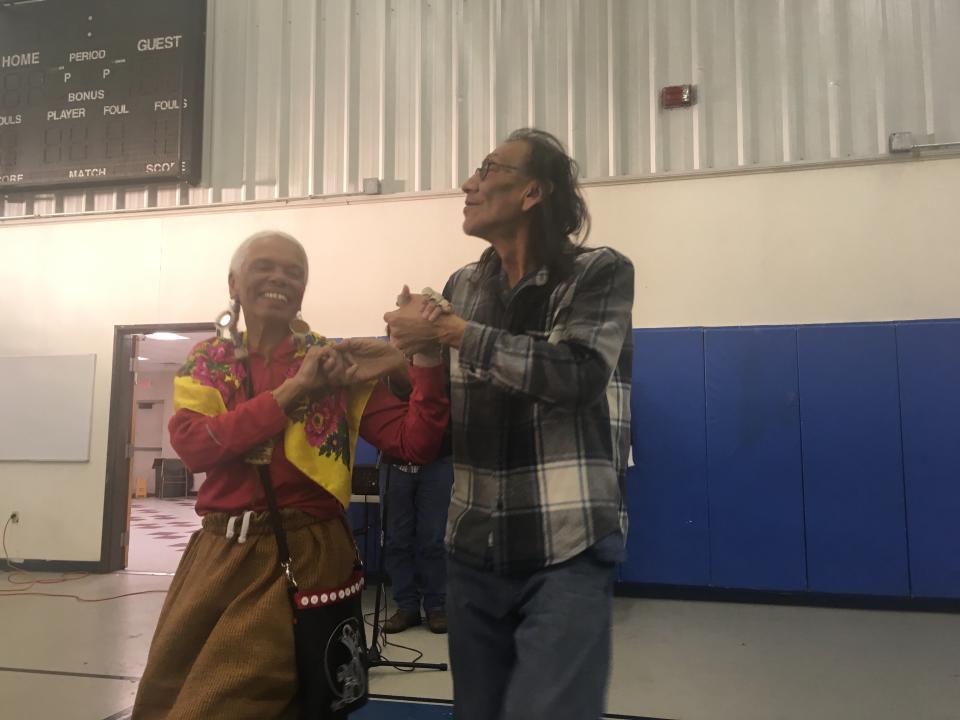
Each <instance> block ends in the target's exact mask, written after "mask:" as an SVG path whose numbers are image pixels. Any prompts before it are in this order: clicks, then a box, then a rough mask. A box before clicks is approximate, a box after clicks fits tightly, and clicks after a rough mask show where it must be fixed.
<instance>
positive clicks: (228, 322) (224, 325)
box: [214, 298, 238, 338]
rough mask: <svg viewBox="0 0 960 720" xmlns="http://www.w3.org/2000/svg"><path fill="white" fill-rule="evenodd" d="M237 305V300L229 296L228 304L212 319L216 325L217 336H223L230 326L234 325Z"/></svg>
mask: <svg viewBox="0 0 960 720" xmlns="http://www.w3.org/2000/svg"><path fill="white" fill-rule="evenodd" d="M237 305H238V303H237V301H236V300H235V299H234V298H230V304H229V305H228V306H227V309H226V310H224V311H223V312H222V313H220V314H219V315H217V319H216V320H214V323H215V324H216V326H217V337H219V338H223V337H225V336H226V334H227V333H228V332H229V331H230V328H231V327H232V326H234V325H236V323H237V309H238V308H237Z"/></svg>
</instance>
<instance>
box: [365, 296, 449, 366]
mask: <svg viewBox="0 0 960 720" xmlns="http://www.w3.org/2000/svg"><path fill="white" fill-rule="evenodd" d="M383 319H384V321H386V323H387V326H388V330H389V332H390V342H391V343H393V344H394V345H396V346H397V347H398V348H399V349H400V350H401V351H402V352H404V353H406V354H408V355H412V354H414V353H424V354H430V355H435V354H436V353H437V345H438V343H441V342H443V343H447V344H452V343H450V342H449V339H448V338H447V333H446V329H447V327H446V326H447V325H449V322H448V321H454V320H455V321H459V322H460V323H462V322H463V321H462V320H460V318H458V317H457V316H456V315H454V314H453V307H452V306H451V305H450V303H449V302H448V301H447V300H446V299H445V298H444V297H443V296H442V295H441V294H440V293H438V292H436V291H435V290H432V289H430V288H424V290H423V292H422V293H419V294H413V293H411V292H410V288H409V287H408V286H406V285H404V286H403V290H402V291H401V292H400V295H398V296H397V309H396V310H392V311H390V312H387V313H386V314H384V316H383ZM457 345H459V342H457Z"/></svg>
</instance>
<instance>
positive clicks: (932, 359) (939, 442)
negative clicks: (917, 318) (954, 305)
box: [897, 320, 960, 598]
mask: <svg viewBox="0 0 960 720" xmlns="http://www.w3.org/2000/svg"><path fill="white" fill-rule="evenodd" d="M897 346H898V352H899V358H900V405H901V411H902V422H903V459H904V475H905V480H906V488H907V529H908V533H907V537H908V541H909V548H910V575H911V581H912V587H911V589H912V594H913V595H915V596H917V597H954V598H956V597H960V322H958V321H955V320H953V321H944V322H922V323H904V324H901V325H898V326H897Z"/></svg>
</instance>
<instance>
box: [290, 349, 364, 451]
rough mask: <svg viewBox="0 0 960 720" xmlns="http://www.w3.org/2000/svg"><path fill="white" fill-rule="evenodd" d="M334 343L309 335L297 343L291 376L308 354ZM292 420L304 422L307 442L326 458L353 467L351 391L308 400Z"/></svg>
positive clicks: (341, 391)
mask: <svg viewBox="0 0 960 720" xmlns="http://www.w3.org/2000/svg"><path fill="white" fill-rule="evenodd" d="M328 345H333V342H332V341H330V340H328V339H327V338H325V337H323V336H322V335H317V334H316V333H309V334H307V335H306V336H305V337H304V338H303V340H302V341H300V342H298V343H297V349H296V350H295V351H294V354H293V358H294V362H293V364H292V365H291V367H290V371H289V372H288V375H289V376H290V377H293V376H294V375H296V374H297V371H299V370H300V365H301V364H302V363H303V358H304V357H305V356H306V354H307V351H308V350H309V349H310V348H312V347H314V346H318V347H326V346H328ZM292 417H293V418H294V419H295V420H298V421H302V422H303V429H304V433H305V435H306V436H307V443H308V444H309V445H310V446H311V447H315V448H317V451H318V452H319V453H320V454H321V455H324V456H326V457H332V458H333V459H334V460H343V463H344V465H346V466H347V467H350V426H349V424H348V423H347V392H346V391H345V390H338V391H336V392H331V393H326V394H324V395H315V396H310V397H308V398H307V399H306V400H305V401H304V402H303V403H301V405H300V407H299V408H297V409H296V410H295V411H294V413H293V414H292Z"/></svg>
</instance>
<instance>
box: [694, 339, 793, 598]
mask: <svg viewBox="0 0 960 720" xmlns="http://www.w3.org/2000/svg"><path fill="white" fill-rule="evenodd" d="M704 361H705V376H706V411H707V478H708V483H709V498H710V548H711V582H712V584H713V585H715V586H719V587H737V588H750V589H761V590H804V589H806V584H807V583H806V566H805V560H804V538H803V484H802V477H801V461H800V413H799V397H798V388H797V331H796V329H795V328H790V327H788V328H783V327H770V328H749V329H745V328H720V329H708V330H705V331H704Z"/></svg>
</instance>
